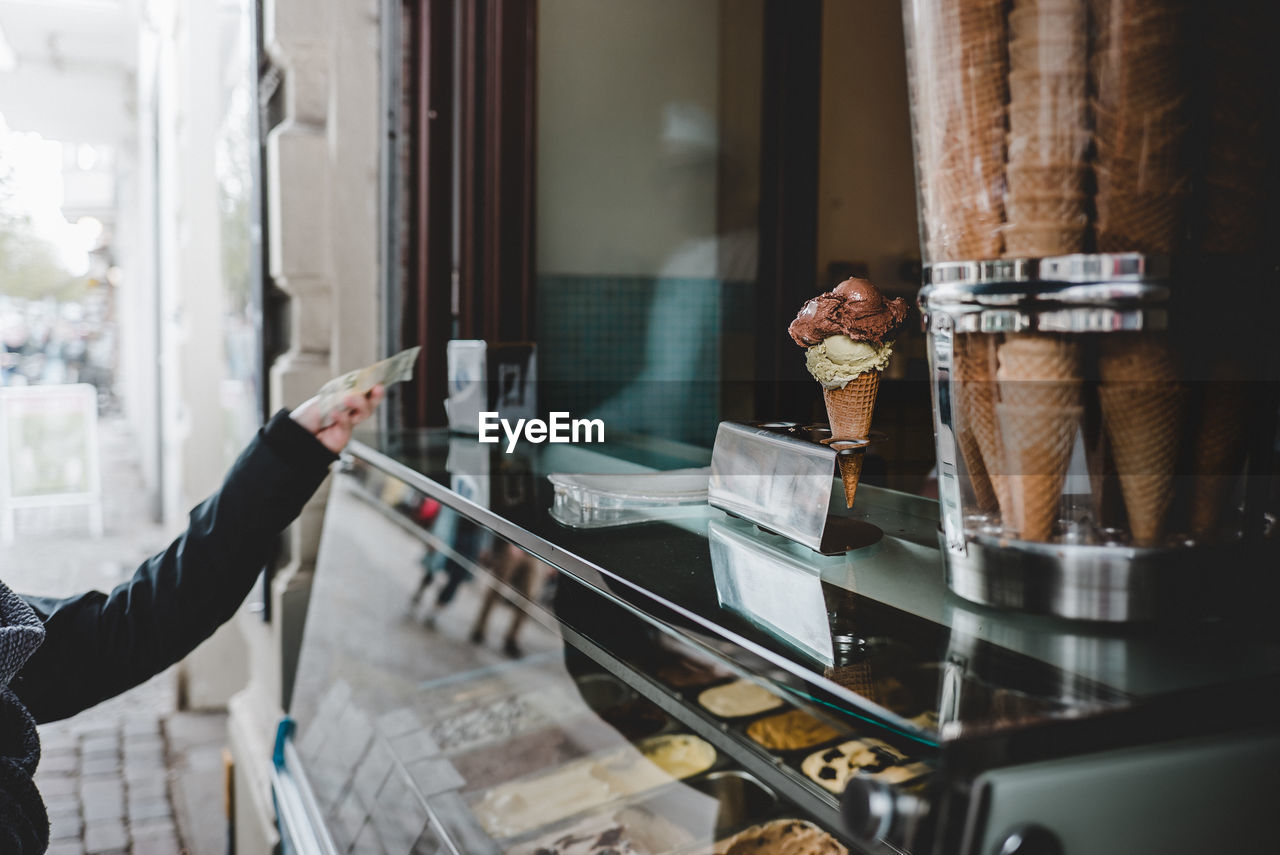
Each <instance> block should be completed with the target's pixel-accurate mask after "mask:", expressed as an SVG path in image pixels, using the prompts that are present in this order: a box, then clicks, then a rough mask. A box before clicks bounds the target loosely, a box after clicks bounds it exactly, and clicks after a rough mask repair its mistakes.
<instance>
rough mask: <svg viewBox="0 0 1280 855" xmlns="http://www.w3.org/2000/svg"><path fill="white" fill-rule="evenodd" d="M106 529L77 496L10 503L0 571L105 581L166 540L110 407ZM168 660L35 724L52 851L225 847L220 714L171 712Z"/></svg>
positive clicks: (44, 585)
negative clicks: (101, 697)
mask: <svg viewBox="0 0 1280 855" xmlns="http://www.w3.org/2000/svg"><path fill="white" fill-rule="evenodd" d="M99 427H100V444H101V461H102V483H103V486H104V490H105V502H104V513H105V526H106V533H105V535H104V536H103V537H102V538H100V539H94V538H93V537H91V536H90V535H89V533H88V525H87V519H86V514H85V511H84V510H83V509H80V508H51V509H38V510H37V509H32V510H26V511H23V512H20V513H19V516H18V520H17V538H16V540H15V542H14V543H13V544H12V545H9V546H4V545H3V544H0V573H3V574H4V580H5V583H6V584H8V585H9V587H11V588H13V589H14V590H16V591H20V592H22V593H29V594H41V595H53V596H67V595H70V594H74V593H78V592H80V591H84V590H88V589H95V588H96V589H98V590H107V589H109V588H111V587H112V586H114V585H115V584H117V583H119V582H121V581H123V580H125V579H127V578H128V577H129V576H130V575H131V574H132V572H133V570H134V568H136V566H137V565H138V563H139V562H141V561H142V560H143V559H145V558H147V557H148V556H150V555H152V554H154V553H155V552H158V551H159V550H160V549H162V548H163V547H164V546H165V545H166V544H167V543H168V541H169V539H170V538H169V533H168V532H166V531H165V530H164V529H162V528H161V527H160V526H158V525H156V524H154V523H152V522H150V514H149V512H148V507H147V500H146V495H145V491H144V489H143V483H142V476H141V471H140V469H139V467H138V462H137V451H136V446H135V445H134V443H133V439H132V437H131V436H130V434H129V432H128V428H127V426H126V425H125V423H124V422H123V420H122V419H120V418H119V417H106V418H103V419H102V420H101V421H100V423H99ZM176 707H177V680H176V675H175V673H174V670H173V669H170V670H169V671H166V672H165V673H163V674H159V675H157V676H156V677H154V678H152V679H151V680H150V681H148V682H147V683H144V684H143V685H141V686H138V687H137V688H135V689H133V690H131V691H129V692H126V693H125V694H123V695H120V696H119V697H116V698H112V699H111V700H109V701H106V702H104V703H102V704H99V705H98V706H96V707H94V708H93V709H90V710H86V711H85V712H83V713H81V714H80V715H78V716H75V717H74V718H71V719H68V720H66V721H60V722H53V723H51V724H47V725H43V726H42V727H41V728H40V736H41V744H42V756H41V761H40V766H39V768H38V769H37V771H36V781H37V784H38V785H39V787H40V791H41V793H42V794H43V795H44V799H45V804H46V806H47V807H48V810H49V817H50V826H51V832H52V835H51V845H50V848H49V853H50V855H107V853H110V855H177V853H179V852H188V853H190V855H224V853H225V852H226V842H225V831H226V829H225V822H226V821H225V818H224V809H223V805H222V799H221V798H209V797H207V796H205V797H203V798H200V799H194V798H191V794H192V793H194V792H199V793H202V794H207V793H210V792H217V793H220V792H221V789H222V771H221V768H220V764H219V763H216V762H212V763H211V762H210V761H209V759H208V758H209V757H210V756H212V757H213V758H214V759H215V761H216V759H217V758H218V757H219V756H220V749H221V746H222V744H223V742H225V736H226V727H225V716H221V715H217V714H213V715H202V714H195V713H180V712H178V711H177V709H176Z"/></svg>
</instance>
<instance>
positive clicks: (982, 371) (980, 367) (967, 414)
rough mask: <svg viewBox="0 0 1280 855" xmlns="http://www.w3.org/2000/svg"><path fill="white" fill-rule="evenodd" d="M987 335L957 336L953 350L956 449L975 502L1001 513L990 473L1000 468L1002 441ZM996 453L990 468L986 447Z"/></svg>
mask: <svg viewBox="0 0 1280 855" xmlns="http://www.w3.org/2000/svg"><path fill="white" fill-rule="evenodd" d="M991 338H993V337H992V336H986V335H961V336H957V337H956V340H955V346H954V348H953V350H952V370H953V372H954V376H955V384H954V386H953V388H954V389H955V399H954V400H955V413H954V414H953V419H952V420H953V422H954V424H955V430H956V445H958V446H959V450H960V454H961V456H962V457H963V458H964V465H965V469H966V470H967V471H968V473H969V483H970V484H971V485H972V486H973V493H974V501H975V502H976V503H977V505H978V508H979V509H980V510H983V511H996V510H999V508H1000V505H999V496H998V495H997V492H996V489H995V484H994V483H993V482H994V478H995V477H996V476H994V475H993V474H992V472H991V471H990V470H992V469H998V468H999V459H1000V452H997V451H995V449H997V448H998V447H999V441H1000V437H999V434H998V432H997V431H996V426H995V411H994V410H993V408H992V406H993V398H994V392H995V384H994V383H993V382H992V372H991V367H990V361H991V360H990V358H989V351H990V344H989V342H988V339H991ZM980 435H981V437H982V438H981V439H980V438H979V437H980ZM984 445H986V446H988V447H990V448H991V449H993V451H992V457H991V458H990V459H991V465H990V467H988V465H987V462H986V459H985V458H986V452H985V451H984V449H983V446H984Z"/></svg>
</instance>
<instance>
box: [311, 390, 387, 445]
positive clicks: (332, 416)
mask: <svg viewBox="0 0 1280 855" xmlns="http://www.w3.org/2000/svg"><path fill="white" fill-rule="evenodd" d="M386 394H387V390H386V387H384V386H382V385H378V386H374V387H373V388H372V389H370V390H369V391H368V392H367V393H366V394H364V395H361V394H359V393H356V392H351V393H350V394H348V395H347V396H346V397H345V398H343V399H342V406H340V407H339V408H338V409H337V410H336V411H334V412H331V413H322V412H320V398H319V397H318V396H317V397H315V398H312V399H310V400H309V401H306V402H305V403H303V404H302V405H301V406H299V407H298V408H297V409H296V410H294V411H293V412H292V413H290V414H289V415H290V416H292V417H293V420H294V421H295V422H297V423H298V424H300V425H302V426H303V427H304V428H306V429H307V430H309V431H311V432H312V433H313V434H315V435H316V439H318V440H320V442H321V444H323V445H324V447H325V448H327V449H329V450H330V451H332V452H333V453H334V454H337V453H338V452H339V451H341V450H342V449H344V448H346V447H347V443H348V442H349V441H350V440H351V431H352V430H353V429H354V428H355V426H356V425H358V424H360V423H361V422H362V421H364V420H365V419H367V418H369V416H371V415H373V411H374V410H375V409H377V406H378V404H380V403H381V402H382V399H383V397H385V396H386ZM326 416H327V418H326Z"/></svg>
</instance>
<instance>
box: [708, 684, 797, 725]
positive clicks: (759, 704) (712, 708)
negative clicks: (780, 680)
mask: <svg viewBox="0 0 1280 855" xmlns="http://www.w3.org/2000/svg"><path fill="white" fill-rule="evenodd" d="M698 703H699V704H701V705H702V708H703V709H705V710H707V711H708V712H710V713H712V714H713V715H718V716H720V717H721V718H741V717H742V716H746V715H756V714H757V713H762V712H766V711H768V710H772V709H777V708H778V707H780V706H782V698H780V697H778V696H777V695H775V694H774V693H773V692H770V691H769V690H768V689H766V688H764V687H763V686H761V685H760V684H758V683H753V682H751V681H750V680H734V681H733V682H732V683H725V684H724V685H722V686H712V687H711V688H710V689H705V690H703V692H702V693H701V694H699V695H698Z"/></svg>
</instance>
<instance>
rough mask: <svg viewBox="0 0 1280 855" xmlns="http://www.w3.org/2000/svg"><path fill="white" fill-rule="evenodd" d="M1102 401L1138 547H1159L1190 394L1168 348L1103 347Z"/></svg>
mask: <svg viewBox="0 0 1280 855" xmlns="http://www.w3.org/2000/svg"><path fill="white" fill-rule="evenodd" d="M1098 375H1099V380H1100V383H1099V386H1098V399H1099V402H1100V403H1101V405H1102V423H1103V427H1104V429H1105V430H1106V433H1107V439H1108V441H1109V442H1110V444H1111V453H1112V456H1113V457H1114V458H1115V463H1116V472H1117V473H1118V474H1119V476H1120V490H1121V493H1122V494H1123V495H1124V506H1125V511H1126V512H1127V514H1128V516H1129V531H1130V534H1131V536H1132V538H1133V543H1134V545H1136V546H1156V545H1158V544H1159V543H1160V542H1161V539H1162V538H1163V536H1164V534H1165V522H1166V517H1167V516H1168V513H1169V507H1170V505H1171V504H1172V501H1173V488H1174V476H1175V472H1176V466H1177V460H1178V445H1179V442H1180V441H1181V438H1182V417H1183V404H1184V390H1183V387H1182V384H1181V383H1180V382H1179V380H1178V371H1177V365H1176V362H1175V360H1174V355H1173V352H1172V350H1171V349H1170V348H1169V346H1168V344H1167V343H1166V342H1164V341H1161V340H1160V339H1158V338H1156V337H1153V336H1150V335H1137V334H1134V335H1111V336H1106V337H1105V339H1104V341H1103V342H1102V343H1101V344H1100V345H1099V354H1098Z"/></svg>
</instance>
